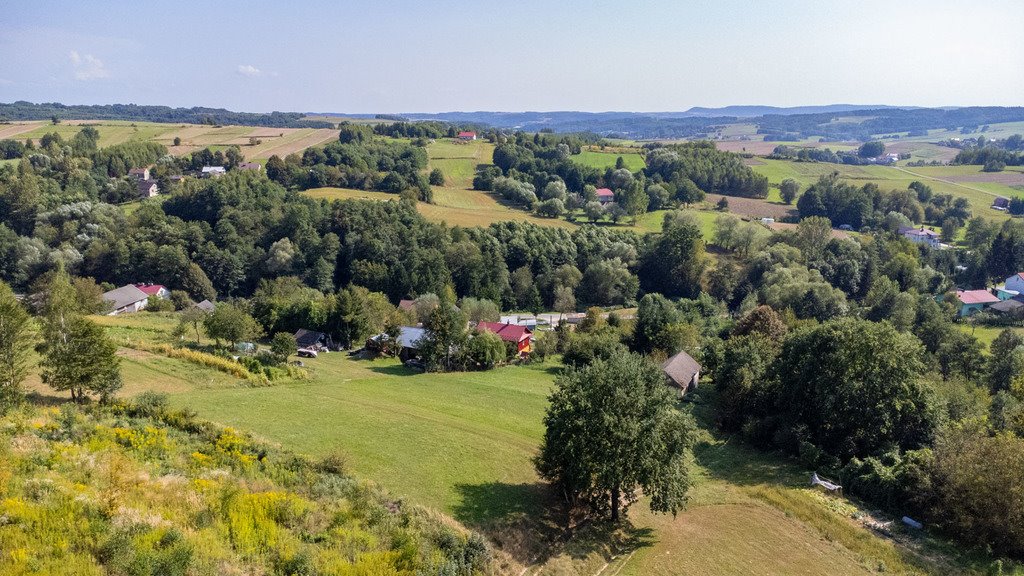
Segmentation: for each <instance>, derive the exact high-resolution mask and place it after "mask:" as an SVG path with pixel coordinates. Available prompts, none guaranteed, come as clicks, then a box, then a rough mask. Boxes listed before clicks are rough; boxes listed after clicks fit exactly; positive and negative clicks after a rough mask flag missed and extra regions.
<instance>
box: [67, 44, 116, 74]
mask: <svg viewBox="0 0 1024 576" xmlns="http://www.w3.org/2000/svg"><path fill="white" fill-rule="evenodd" d="M68 57H69V58H70V59H71V66H73V67H74V69H75V79H76V80H97V79H100V78H110V71H109V70H107V69H106V67H105V66H104V65H103V61H102V60H100V59H99V58H96V57H95V56H93V55H92V54H79V53H78V51H76V50H72V51H71V53H70V54H68Z"/></svg>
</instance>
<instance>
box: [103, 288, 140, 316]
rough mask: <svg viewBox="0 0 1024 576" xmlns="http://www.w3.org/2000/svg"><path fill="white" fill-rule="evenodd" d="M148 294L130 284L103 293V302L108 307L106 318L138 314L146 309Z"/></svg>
mask: <svg viewBox="0 0 1024 576" xmlns="http://www.w3.org/2000/svg"><path fill="white" fill-rule="evenodd" d="M147 300H149V294H146V293H145V292H143V291H142V290H140V289H139V288H138V287H136V286H133V285H131V284H128V285H125V286H121V287H120V288H115V289H113V290H110V291H109V292H104V293H103V301H104V302H106V303H108V304H109V305H110V312H107V316H117V315H118V314H126V313H128V312H138V311H139V310H142V309H144V308H145V307H146V302H147Z"/></svg>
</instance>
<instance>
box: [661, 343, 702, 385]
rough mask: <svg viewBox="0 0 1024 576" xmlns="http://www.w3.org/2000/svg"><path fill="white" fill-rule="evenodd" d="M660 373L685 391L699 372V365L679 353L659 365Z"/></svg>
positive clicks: (686, 355)
mask: <svg viewBox="0 0 1024 576" xmlns="http://www.w3.org/2000/svg"><path fill="white" fill-rule="evenodd" d="M661 371H662V372H664V373H665V375H666V376H668V377H669V379H670V380H672V382H674V383H675V384H676V386H679V387H680V388H683V389H686V388H687V387H689V385H690V383H691V382H693V377H694V376H695V375H696V374H697V373H699V372H700V364H698V363H697V361H696V360H694V359H693V358H692V357H691V356H690V355H689V354H687V353H686V352H680V353H679V354H676V355H675V356H672V357H671V358H669V359H668V360H665V361H664V362H662V363H661Z"/></svg>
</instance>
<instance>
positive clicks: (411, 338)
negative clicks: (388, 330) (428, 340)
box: [398, 326, 427, 350]
mask: <svg viewBox="0 0 1024 576" xmlns="http://www.w3.org/2000/svg"><path fill="white" fill-rule="evenodd" d="M426 333H427V331H426V330H424V329H423V328H416V327H413V326H402V327H400V328H399V329H398V345H399V346H401V347H402V348H412V349H413V350H417V349H419V341H420V339H421V338H423V335H424V334H426Z"/></svg>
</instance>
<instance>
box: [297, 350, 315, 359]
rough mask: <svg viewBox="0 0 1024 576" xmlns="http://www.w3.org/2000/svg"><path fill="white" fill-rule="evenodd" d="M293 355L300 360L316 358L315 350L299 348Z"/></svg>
mask: <svg viewBox="0 0 1024 576" xmlns="http://www.w3.org/2000/svg"><path fill="white" fill-rule="evenodd" d="M295 355H296V356H298V357H300V358H316V350H313V349H312V348H299V349H298V350H297V351H296V352H295Z"/></svg>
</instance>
